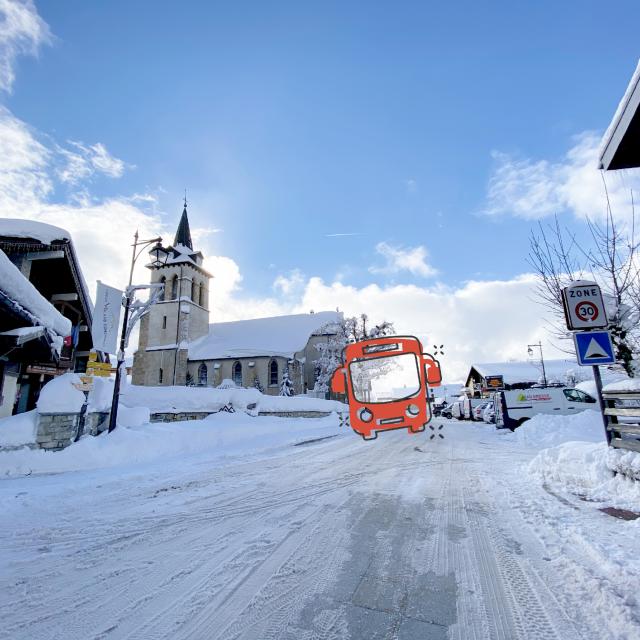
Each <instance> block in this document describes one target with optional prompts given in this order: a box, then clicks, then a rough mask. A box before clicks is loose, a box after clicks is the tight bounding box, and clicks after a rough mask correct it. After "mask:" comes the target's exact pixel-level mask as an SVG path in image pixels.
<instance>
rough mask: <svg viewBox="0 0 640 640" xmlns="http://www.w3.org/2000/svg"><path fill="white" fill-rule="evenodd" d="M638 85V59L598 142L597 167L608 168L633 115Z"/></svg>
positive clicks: (636, 103)
mask: <svg viewBox="0 0 640 640" xmlns="http://www.w3.org/2000/svg"><path fill="white" fill-rule="evenodd" d="M639 85H640V60H639V61H638V64H637V66H636V70H635V71H634V73H633V76H632V77H631V81H630V82H629V84H628V85H627V90H626V91H625V92H624V96H622V100H620V103H619V104H618V108H617V109H616V112H615V114H614V116H613V118H612V120H611V122H610V124H609V126H608V127H607V130H606V131H605V134H604V137H603V138H602V142H601V144H600V152H599V158H600V166H599V167H598V168H599V169H608V168H609V165H610V164H611V162H612V160H613V157H614V155H615V154H616V151H617V150H618V146H619V144H620V142H621V140H622V137H623V136H624V134H625V132H626V130H627V127H628V126H629V123H630V121H631V119H632V118H633V116H634V115H635V112H636V108H637V106H638V101H639V98H640V93H638V91H637V89H638V86H639Z"/></svg>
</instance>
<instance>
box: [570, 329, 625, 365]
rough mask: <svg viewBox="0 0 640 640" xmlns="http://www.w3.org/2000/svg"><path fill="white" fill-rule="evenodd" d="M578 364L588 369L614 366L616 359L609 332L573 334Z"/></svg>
mask: <svg viewBox="0 0 640 640" xmlns="http://www.w3.org/2000/svg"><path fill="white" fill-rule="evenodd" d="M573 340H574V342H575V344H576V354H577V356H578V364H579V365H581V366H583V367H586V366H591V365H597V364H614V363H615V361H616V357H615V354H614V351H613V343H612V342H611V334H610V333H609V332H608V331H580V332H577V333H574V334H573Z"/></svg>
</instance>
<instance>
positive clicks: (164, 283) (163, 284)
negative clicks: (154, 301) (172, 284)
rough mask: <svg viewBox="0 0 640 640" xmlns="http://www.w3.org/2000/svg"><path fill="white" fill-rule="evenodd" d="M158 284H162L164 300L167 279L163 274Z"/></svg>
mask: <svg viewBox="0 0 640 640" xmlns="http://www.w3.org/2000/svg"><path fill="white" fill-rule="evenodd" d="M160 284H161V285H162V299H163V300H166V299H167V279H166V278H165V277H164V276H162V278H160Z"/></svg>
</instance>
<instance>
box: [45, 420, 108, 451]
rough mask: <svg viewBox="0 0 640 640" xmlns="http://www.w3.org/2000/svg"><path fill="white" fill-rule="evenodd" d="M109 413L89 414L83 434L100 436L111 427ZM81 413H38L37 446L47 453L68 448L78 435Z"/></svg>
mask: <svg viewBox="0 0 640 640" xmlns="http://www.w3.org/2000/svg"><path fill="white" fill-rule="evenodd" d="M109 415H110V413H109V411H100V412H95V413H87V414H86V415H85V421H84V428H83V434H85V435H90V436H98V435H100V434H101V433H102V432H103V431H106V430H107V429H108V427H109ZM80 420H81V414H80V413H38V423H37V427H36V446H37V447H38V448H40V449H45V450H46V451H60V449H64V448H65V447H68V446H69V445H70V444H71V443H72V442H73V440H74V438H75V437H76V434H77V433H78V426H79V424H80Z"/></svg>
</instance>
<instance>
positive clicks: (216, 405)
mask: <svg viewBox="0 0 640 640" xmlns="http://www.w3.org/2000/svg"><path fill="white" fill-rule="evenodd" d="M120 399H121V404H125V405H127V406H128V407H148V408H149V410H150V411H151V413H182V412H189V411H193V412H212V413H213V412H216V411H220V409H222V407H224V406H225V405H228V404H232V405H233V407H234V408H235V409H238V410H241V411H248V410H249V405H254V404H255V405H256V406H255V407H254V408H253V409H254V411H255V410H257V411H347V410H348V407H347V405H345V404H343V403H342V402H337V401H335V400H323V399H320V398H312V397H310V396H304V395H301V396H291V397H284V396H268V395H264V394H262V393H260V392H259V391H258V390H257V389H243V388H239V387H235V388H231V389H214V388H212V387H143V386H134V385H129V386H127V388H126V389H125V390H124V392H123V393H122V395H121V396H120Z"/></svg>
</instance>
